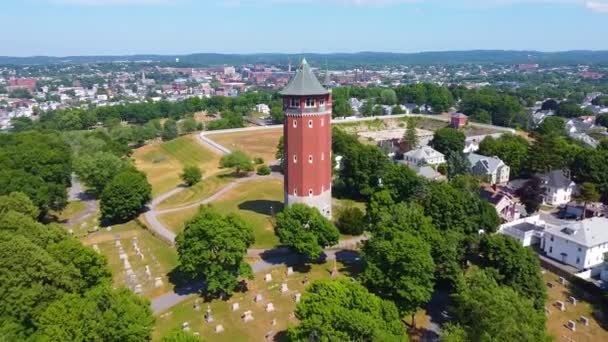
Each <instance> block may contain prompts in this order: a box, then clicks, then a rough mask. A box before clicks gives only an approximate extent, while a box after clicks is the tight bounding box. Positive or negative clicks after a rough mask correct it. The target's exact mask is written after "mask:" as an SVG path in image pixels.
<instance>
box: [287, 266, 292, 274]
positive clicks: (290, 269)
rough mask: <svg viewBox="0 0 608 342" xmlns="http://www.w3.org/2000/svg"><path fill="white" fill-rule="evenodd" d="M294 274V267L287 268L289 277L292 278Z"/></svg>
mask: <svg viewBox="0 0 608 342" xmlns="http://www.w3.org/2000/svg"><path fill="white" fill-rule="evenodd" d="M292 274H293V267H291V266H289V267H287V275H288V276H290V275H292Z"/></svg>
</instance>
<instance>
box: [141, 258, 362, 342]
mask: <svg viewBox="0 0 608 342" xmlns="http://www.w3.org/2000/svg"><path fill="white" fill-rule="evenodd" d="M350 266H352V265H350ZM350 266H349V265H343V264H340V263H338V270H339V271H340V274H341V275H342V276H352V275H354V274H353V273H354V272H356V270H357V268H354V267H350ZM332 268H333V263H331V262H329V263H326V264H322V265H312V266H311V267H310V269H308V268H306V267H303V266H302V267H300V268H298V267H294V273H293V274H292V275H290V276H287V274H286V270H287V269H286V267H285V266H281V267H277V268H274V269H272V270H270V271H268V272H266V273H269V274H271V275H272V281H270V282H265V281H264V274H265V273H261V274H256V278H255V279H254V280H253V281H248V282H247V287H248V291H247V292H244V293H236V294H234V295H233V296H232V298H231V299H230V300H228V301H222V300H213V301H211V302H210V303H206V302H204V301H203V300H202V299H200V303H201V304H200V307H201V309H200V311H198V312H197V311H195V309H194V302H195V300H196V299H195V298H191V299H190V300H187V301H185V302H183V303H181V304H179V305H177V306H175V307H173V308H171V309H170V310H169V311H167V312H165V313H163V314H161V315H160V316H159V317H157V320H156V328H155V331H154V337H153V340H155V341H158V340H160V338H161V337H162V336H163V335H164V334H166V333H167V332H168V331H171V330H173V329H179V328H181V326H182V324H183V323H184V322H188V323H189V324H190V328H191V331H192V332H197V333H199V334H200V336H201V337H202V338H204V339H205V341H239V342H240V341H264V338H265V336H266V334H268V333H269V332H271V331H272V332H273V333H272V335H273V336H274V339H272V338H271V340H274V341H283V340H285V339H284V337H283V333H284V331H285V330H286V329H287V328H288V327H290V326H294V325H296V324H297V323H298V322H297V319H296V318H295V317H293V312H294V310H295V307H296V303H295V301H294V295H295V293H303V292H304V288H305V287H306V285H305V284H304V282H303V280H304V277H306V276H307V277H308V279H309V281H314V280H318V279H330V277H331V270H332ZM282 283H286V284H287V287H288V288H289V291H288V292H287V293H285V294H281V293H280V288H281V284H282ZM258 293H259V294H261V295H262V297H263V299H262V301H261V302H259V303H255V302H254V297H255V295H256V294H258ZM237 302H238V303H239V306H240V309H239V310H237V311H234V312H233V311H232V303H237ZM267 303H272V304H273V305H274V308H275V311H274V312H266V310H265V308H266V304H267ZM207 305H209V306H210V308H211V312H212V316H213V318H214V321H213V322H211V323H207V322H205V320H204V314H205V312H206V310H207ZM247 310H251V311H252V316H253V321H250V322H248V323H245V322H243V321H242V319H241V316H242V315H243V313H244V312H245V311H247ZM273 319H276V325H272V320H273ZM218 324H221V325H222V326H223V327H224V329H225V331H224V332H223V333H219V334H216V333H215V327H216V325H218Z"/></svg>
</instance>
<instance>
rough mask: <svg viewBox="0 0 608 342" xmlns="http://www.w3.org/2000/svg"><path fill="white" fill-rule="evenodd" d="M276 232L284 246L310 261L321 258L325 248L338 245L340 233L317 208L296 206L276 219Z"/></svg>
mask: <svg viewBox="0 0 608 342" xmlns="http://www.w3.org/2000/svg"><path fill="white" fill-rule="evenodd" d="M275 232H276V234H277V236H278V237H279V240H280V241H281V243H282V244H284V245H286V246H288V247H289V248H291V249H293V250H294V251H296V252H298V253H302V254H304V255H305V256H307V257H308V258H309V259H317V258H318V257H319V256H321V253H322V252H323V248H325V247H329V246H333V245H335V244H336V243H338V239H339V238H340V233H339V231H338V229H337V228H336V227H335V226H334V225H333V223H331V222H330V221H329V220H328V219H326V218H325V217H323V215H321V213H319V211H318V210H317V209H316V208H311V207H309V206H306V205H304V204H299V203H298V204H294V205H291V206H289V207H287V208H285V209H284V210H283V212H281V213H279V214H278V215H277V217H276V223H275Z"/></svg>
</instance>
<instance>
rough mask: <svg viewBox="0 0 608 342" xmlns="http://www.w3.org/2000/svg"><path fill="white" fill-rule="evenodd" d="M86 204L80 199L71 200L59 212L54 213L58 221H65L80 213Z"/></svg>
mask: <svg viewBox="0 0 608 342" xmlns="http://www.w3.org/2000/svg"><path fill="white" fill-rule="evenodd" d="M85 209H86V206H85V205H84V203H83V202H82V201H72V202H69V203H68V205H67V206H66V207H65V208H64V209H63V210H62V211H61V212H59V213H54V214H55V215H57V218H58V220H59V221H60V222H63V221H67V220H70V219H73V218H75V217H76V216H78V215H80V213H82V212H83V211H84V210H85Z"/></svg>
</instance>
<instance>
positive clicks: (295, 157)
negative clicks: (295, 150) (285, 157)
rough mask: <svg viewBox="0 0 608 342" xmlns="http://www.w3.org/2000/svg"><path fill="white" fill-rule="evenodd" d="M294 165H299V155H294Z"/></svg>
mask: <svg viewBox="0 0 608 342" xmlns="http://www.w3.org/2000/svg"><path fill="white" fill-rule="evenodd" d="M293 163H294V164H297V163H298V155H297V154H294V155H293Z"/></svg>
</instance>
